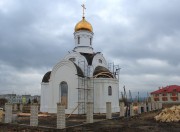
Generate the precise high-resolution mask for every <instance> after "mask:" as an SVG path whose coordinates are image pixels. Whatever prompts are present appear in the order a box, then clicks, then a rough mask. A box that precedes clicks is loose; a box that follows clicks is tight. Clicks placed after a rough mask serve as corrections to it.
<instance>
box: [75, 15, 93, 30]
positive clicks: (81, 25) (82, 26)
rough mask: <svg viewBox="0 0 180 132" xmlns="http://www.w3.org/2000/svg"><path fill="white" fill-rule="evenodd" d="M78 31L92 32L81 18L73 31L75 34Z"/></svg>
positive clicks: (86, 22)
mask: <svg viewBox="0 0 180 132" xmlns="http://www.w3.org/2000/svg"><path fill="white" fill-rule="evenodd" d="M79 30H87V31H90V32H93V28H92V26H91V24H90V23H89V22H88V21H86V19H85V17H83V18H82V20H81V21H80V22H78V23H77V24H76V26H75V29H74V31H75V32H77V31H79Z"/></svg>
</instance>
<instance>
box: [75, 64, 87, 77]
mask: <svg viewBox="0 0 180 132" xmlns="http://www.w3.org/2000/svg"><path fill="white" fill-rule="evenodd" d="M73 64H74V65H75V67H76V70H77V75H78V76H80V77H84V74H83V71H82V70H81V68H80V67H79V66H78V65H76V64H75V63H74V62H73Z"/></svg>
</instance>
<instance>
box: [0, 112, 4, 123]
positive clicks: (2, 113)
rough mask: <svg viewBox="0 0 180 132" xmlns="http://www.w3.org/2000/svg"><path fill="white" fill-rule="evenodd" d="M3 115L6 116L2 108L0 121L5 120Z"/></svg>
mask: <svg viewBox="0 0 180 132" xmlns="http://www.w3.org/2000/svg"><path fill="white" fill-rule="evenodd" d="M3 117H4V112H3V111H2V110H0V122H2V121H3Z"/></svg>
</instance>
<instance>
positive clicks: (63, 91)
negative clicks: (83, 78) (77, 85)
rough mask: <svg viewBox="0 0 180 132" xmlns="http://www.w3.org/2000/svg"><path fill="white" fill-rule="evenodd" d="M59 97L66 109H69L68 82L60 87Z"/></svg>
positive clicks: (62, 83)
mask: <svg viewBox="0 0 180 132" xmlns="http://www.w3.org/2000/svg"><path fill="white" fill-rule="evenodd" d="M59 97H60V102H61V103H62V104H63V105H65V108H66V109H67V106H68V85H67V82H64V81H63V82H61V83H60V87H59Z"/></svg>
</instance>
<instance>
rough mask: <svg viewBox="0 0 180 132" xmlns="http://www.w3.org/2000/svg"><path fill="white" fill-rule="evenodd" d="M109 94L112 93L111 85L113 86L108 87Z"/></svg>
mask: <svg viewBox="0 0 180 132" xmlns="http://www.w3.org/2000/svg"><path fill="white" fill-rule="evenodd" d="M108 95H109V96H111V95H112V87H111V86H109V87H108Z"/></svg>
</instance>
